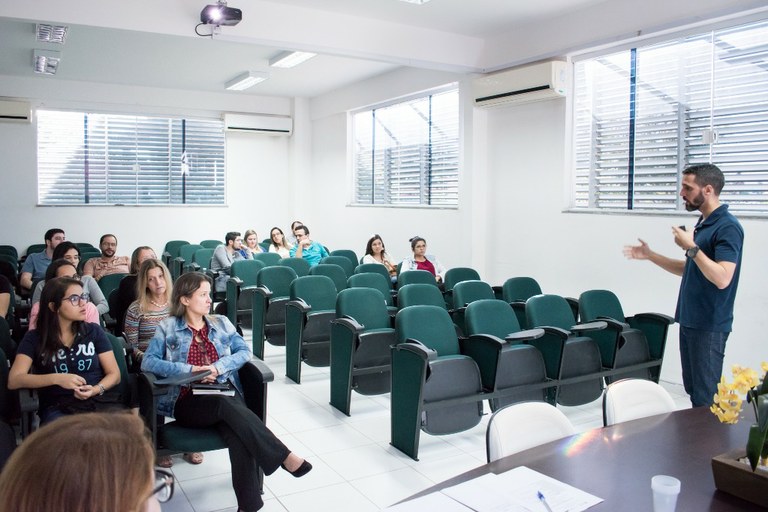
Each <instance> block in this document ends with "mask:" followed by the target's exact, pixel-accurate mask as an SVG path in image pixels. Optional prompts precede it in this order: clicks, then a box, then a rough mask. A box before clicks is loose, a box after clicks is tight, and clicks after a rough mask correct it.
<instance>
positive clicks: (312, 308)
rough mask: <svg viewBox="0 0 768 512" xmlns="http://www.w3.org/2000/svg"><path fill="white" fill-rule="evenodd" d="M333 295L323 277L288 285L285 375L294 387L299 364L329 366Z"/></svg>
mask: <svg viewBox="0 0 768 512" xmlns="http://www.w3.org/2000/svg"><path fill="white" fill-rule="evenodd" d="M336 295H337V293H336V286H335V285H334V284H333V281H332V280H331V278H330V277H327V276H323V275H314V276H304V277H298V278H296V279H294V281H293V282H292V283H291V300H290V301H288V303H287V304H286V306H285V375H286V376H287V377H288V378H289V379H291V380H292V381H294V382H295V383H297V384H300V383H301V363H306V364H308V365H309V366H328V365H329V364H330V344H331V343H330V341H331V321H332V320H334V319H335V318H336Z"/></svg>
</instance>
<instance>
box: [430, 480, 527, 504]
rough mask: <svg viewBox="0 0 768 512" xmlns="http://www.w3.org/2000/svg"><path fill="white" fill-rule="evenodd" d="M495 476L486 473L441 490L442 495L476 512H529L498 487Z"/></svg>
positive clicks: (498, 483)
mask: <svg viewBox="0 0 768 512" xmlns="http://www.w3.org/2000/svg"><path fill="white" fill-rule="evenodd" d="M499 485H501V483H500V482H499V478H498V476H497V475H494V474H493V473H488V474H487V475H483V476H481V477H478V478H473V479H472V480H468V481H466V482H463V483H460V484H458V485H454V486H453V487H448V488H446V489H443V490H442V492H443V494H447V495H448V496H450V497H451V498H453V499H455V500H456V501H459V502H461V503H463V504H465V505H466V506H467V507H469V508H470V509H471V510H475V511H476V512H530V511H529V509H527V508H525V507H524V506H521V505H520V503H518V502H517V500H514V499H511V498H510V496H509V495H508V494H507V493H506V492H504V490H503V489H501V488H500V487H499Z"/></svg>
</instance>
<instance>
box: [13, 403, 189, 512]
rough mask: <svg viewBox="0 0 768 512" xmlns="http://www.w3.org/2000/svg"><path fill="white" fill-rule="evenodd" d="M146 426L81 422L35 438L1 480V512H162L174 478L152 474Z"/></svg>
mask: <svg viewBox="0 0 768 512" xmlns="http://www.w3.org/2000/svg"><path fill="white" fill-rule="evenodd" d="M154 456H155V453H154V449H153V447H152V443H151V442H150V440H149V438H148V436H147V433H146V428H145V426H144V422H143V421H142V420H141V419H140V418H138V417H137V416H133V415H131V414H104V413H91V414H78V415H75V416H69V417H66V418H62V419H61V420H59V421H57V422H56V423H54V424H53V425H46V426H44V427H42V428H40V429H39V430H37V431H35V432H34V433H33V434H32V435H31V436H29V438H27V439H26V440H25V441H24V443H22V445H21V446H20V447H19V448H18V449H17V450H16V451H15V452H14V454H13V455H12V456H11V458H10V459H9V460H8V463H7V464H6V466H5V469H4V470H3V472H2V473H0V496H2V500H0V512H38V511H40V510H57V511H59V512H89V511H97V510H98V511H110V512H138V511H142V512H159V511H160V505H159V503H163V502H166V501H168V500H170V499H171V497H172V496H173V490H174V480H173V475H172V474H171V473H170V472H169V471H166V470H155V469H154V468H153V466H152V463H153V460H154Z"/></svg>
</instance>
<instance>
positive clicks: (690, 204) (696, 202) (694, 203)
mask: <svg viewBox="0 0 768 512" xmlns="http://www.w3.org/2000/svg"><path fill="white" fill-rule="evenodd" d="M702 204H704V194H702V193H701V192H699V195H697V196H696V197H694V198H692V199H691V200H690V201H688V200H686V201H685V209H686V210H687V211H689V212H692V211H695V210H698V209H699V207H700V206H701V205H702Z"/></svg>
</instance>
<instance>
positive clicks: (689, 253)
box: [685, 245, 699, 259]
mask: <svg viewBox="0 0 768 512" xmlns="http://www.w3.org/2000/svg"><path fill="white" fill-rule="evenodd" d="M697 254H699V246H698V245H694V246H693V247H691V248H690V249H688V250H687V251H685V255H686V256H687V257H688V258H690V259H695V258H696V255H697Z"/></svg>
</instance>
